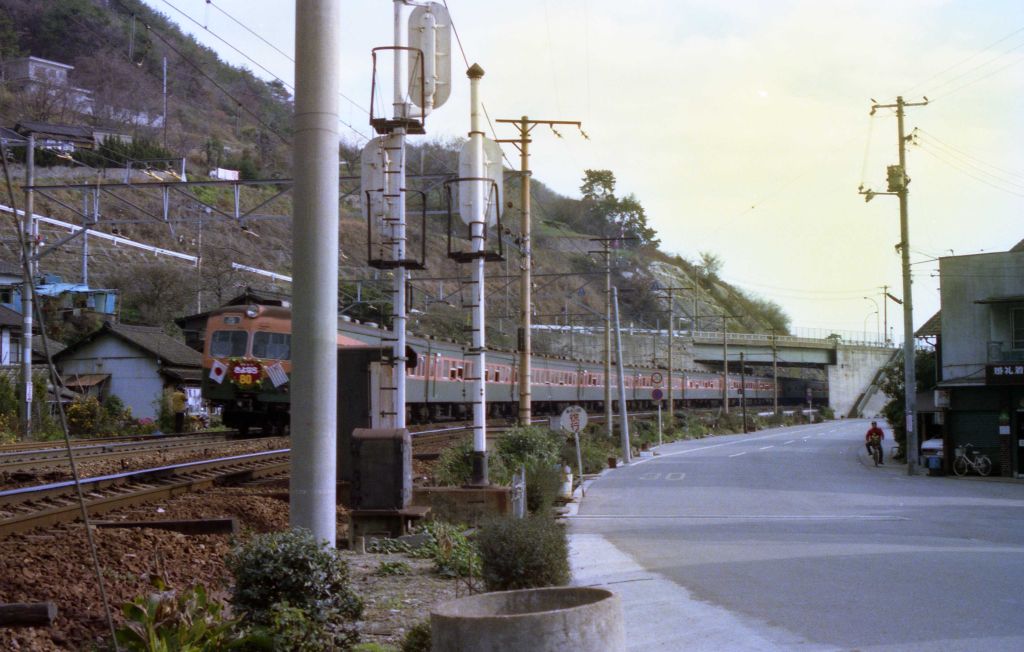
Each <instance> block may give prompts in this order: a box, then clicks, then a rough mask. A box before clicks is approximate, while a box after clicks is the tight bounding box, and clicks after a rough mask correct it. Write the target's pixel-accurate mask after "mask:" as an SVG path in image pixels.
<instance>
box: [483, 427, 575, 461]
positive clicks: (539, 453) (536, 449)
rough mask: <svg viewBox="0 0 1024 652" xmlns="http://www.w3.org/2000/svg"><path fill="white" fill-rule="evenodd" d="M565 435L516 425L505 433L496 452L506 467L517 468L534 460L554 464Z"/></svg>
mask: <svg viewBox="0 0 1024 652" xmlns="http://www.w3.org/2000/svg"><path fill="white" fill-rule="evenodd" d="M562 440H563V437H562V436H561V435H558V434H556V433H553V432H551V431H550V430H548V429H547V428H537V427H535V426H527V427H521V426H520V427H516V428H512V429H511V430H509V431H508V432H506V433H504V434H503V435H502V436H501V438H500V439H499V440H498V443H497V445H496V446H495V449H494V450H495V454H496V455H497V457H500V458H501V462H502V465H503V466H504V467H505V468H506V469H510V470H515V469H518V468H519V467H520V466H530V465H531V464H532V463H534V462H540V463H544V464H554V463H556V462H557V461H558V451H559V449H560V448H561V444H562Z"/></svg>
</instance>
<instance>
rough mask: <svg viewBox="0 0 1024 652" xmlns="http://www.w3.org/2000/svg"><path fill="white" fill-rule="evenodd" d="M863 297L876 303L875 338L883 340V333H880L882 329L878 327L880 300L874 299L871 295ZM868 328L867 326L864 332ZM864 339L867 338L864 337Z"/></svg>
mask: <svg viewBox="0 0 1024 652" xmlns="http://www.w3.org/2000/svg"><path fill="white" fill-rule="evenodd" d="M863 299H864V300H866V301H870V302H871V303H873V304H875V338H877V339H878V340H879V341H881V335H880V333H881V331H880V330H879V329H878V302H877V301H875V300H874V299H872V298H871V297H863ZM867 330H868V329H867V327H866V326H865V328H864V332H865V333H866V332H867ZM864 339H867V338H864Z"/></svg>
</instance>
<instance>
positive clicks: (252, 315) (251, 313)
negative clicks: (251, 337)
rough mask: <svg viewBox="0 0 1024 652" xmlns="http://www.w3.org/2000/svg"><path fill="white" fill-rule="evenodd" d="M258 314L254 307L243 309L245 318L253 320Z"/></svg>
mask: <svg viewBox="0 0 1024 652" xmlns="http://www.w3.org/2000/svg"><path fill="white" fill-rule="evenodd" d="M258 314H259V311H258V310H257V309H256V306H249V307H248V308H246V309H245V316H246V317H248V318H249V319H255V318H256V315H258Z"/></svg>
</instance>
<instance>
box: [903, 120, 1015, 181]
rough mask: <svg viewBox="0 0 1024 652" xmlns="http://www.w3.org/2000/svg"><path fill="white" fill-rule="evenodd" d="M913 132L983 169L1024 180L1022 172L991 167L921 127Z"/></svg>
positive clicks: (989, 164)
mask: <svg viewBox="0 0 1024 652" xmlns="http://www.w3.org/2000/svg"><path fill="white" fill-rule="evenodd" d="M914 131H916V132H918V133H919V134H924V135H925V136H926V137H928V138H930V139H931V140H934V141H935V142H936V143H937V144H940V145H942V146H943V147H945V148H947V149H951V150H953V151H954V152H958V153H960V154H962V155H963V156H964V157H966V158H969V159H972V160H974V161H977V162H978V163H980V164H981V165H983V166H985V167H988V168H992V169H993V170H998V171H999V172H1002V173H1004V174H1007V175H1010V176H1011V177H1021V178H1024V172H1015V171H1013V170H1008V169H1006V168H1001V167H999V166H997V165H992V164H991V163H987V162H985V161H984V160H982V159H980V158H978V157H976V156H972V155H970V154H968V153H967V152H965V151H963V150H962V149H959V148H957V147H954V146H953V145H950V144H949V143H947V142H945V141H943V140H941V139H940V138H938V137H937V136H936V135H935V134H932V133H930V132H928V131H926V130H925V129H922V128H921V127H915V128H914Z"/></svg>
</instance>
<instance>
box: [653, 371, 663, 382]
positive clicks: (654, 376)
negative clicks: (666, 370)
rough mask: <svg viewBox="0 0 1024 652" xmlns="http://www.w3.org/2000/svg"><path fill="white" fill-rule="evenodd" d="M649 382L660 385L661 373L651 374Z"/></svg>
mask: <svg viewBox="0 0 1024 652" xmlns="http://www.w3.org/2000/svg"><path fill="white" fill-rule="evenodd" d="M651 382H652V383H654V384H655V385H660V384H661V372H658V371H655V372H654V373H653V374H651Z"/></svg>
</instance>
